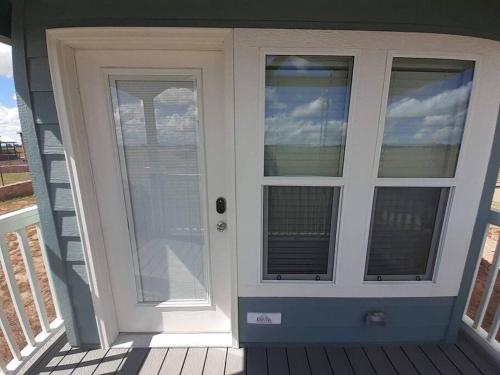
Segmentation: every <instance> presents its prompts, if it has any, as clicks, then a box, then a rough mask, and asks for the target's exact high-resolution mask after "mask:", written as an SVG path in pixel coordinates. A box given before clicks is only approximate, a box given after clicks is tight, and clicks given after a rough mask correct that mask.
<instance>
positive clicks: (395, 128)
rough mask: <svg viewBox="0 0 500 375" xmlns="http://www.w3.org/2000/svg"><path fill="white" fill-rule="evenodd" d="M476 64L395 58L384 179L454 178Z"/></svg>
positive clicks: (382, 161)
mask: <svg viewBox="0 0 500 375" xmlns="http://www.w3.org/2000/svg"><path fill="white" fill-rule="evenodd" d="M473 71H474V62H472V61H460V60H447V59H422V58H400V57H397V58H394V60H393V64H392V72H391V83H390V88H389V98H388V103H387V112H386V119H385V127H384V140H383V145H382V151H381V155H380V165H379V172H378V175H379V177H453V176H454V175H455V168H456V165H457V159H458V154H459V151H460V145H461V142H462V134H463V131H464V126H465V118H466V115H467V107H468V104H469V97H470V92H471V88H472V76H473Z"/></svg>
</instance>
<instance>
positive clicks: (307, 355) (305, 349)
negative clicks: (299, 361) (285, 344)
mask: <svg viewBox="0 0 500 375" xmlns="http://www.w3.org/2000/svg"><path fill="white" fill-rule="evenodd" d="M304 351H305V352H306V360H307V366H308V367H309V373H310V374H311V375H314V374H313V370H312V366H311V360H310V359H309V353H307V348H306V347H304Z"/></svg>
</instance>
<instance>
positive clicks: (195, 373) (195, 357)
mask: <svg viewBox="0 0 500 375" xmlns="http://www.w3.org/2000/svg"><path fill="white" fill-rule="evenodd" d="M206 358H207V348H189V349H188V352H187V354H186V359H185V360H184V366H182V371H181V374H182V375H201V374H202V373H203V368H204V367H205V359H206Z"/></svg>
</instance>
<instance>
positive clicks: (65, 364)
mask: <svg viewBox="0 0 500 375" xmlns="http://www.w3.org/2000/svg"><path fill="white" fill-rule="evenodd" d="M87 352H88V349H82V348H72V349H71V350H70V351H69V352H67V353H66V355H65V356H64V358H63V359H62V361H61V362H59V364H58V365H57V368H56V369H55V370H54V371H52V372H51V375H52V374H57V375H70V374H72V373H73V371H74V370H75V368H76V367H78V364H79V363H80V362H81V361H82V359H83V358H84V357H85V355H86V354H87Z"/></svg>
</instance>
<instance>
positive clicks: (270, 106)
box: [266, 86, 287, 110]
mask: <svg viewBox="0 0 500 375" xmlns="http://www.w3.org/2000/svg"><path fill="white" fill-rule="evenodd" d="M286 108H287V105H286V103H284V102H282V101H281V100H280V99H279V97H278V93H277V90H276V87H270V86H268V87H266V109H267V110H284V109H286Z"/></svg>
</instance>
